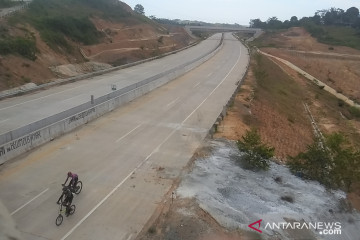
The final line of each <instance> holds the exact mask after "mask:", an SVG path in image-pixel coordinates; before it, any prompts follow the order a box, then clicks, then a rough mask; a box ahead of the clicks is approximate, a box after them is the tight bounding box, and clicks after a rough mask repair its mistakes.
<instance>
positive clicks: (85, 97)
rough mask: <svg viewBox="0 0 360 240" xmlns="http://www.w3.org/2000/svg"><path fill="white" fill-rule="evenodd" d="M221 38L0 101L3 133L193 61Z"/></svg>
mask: <svg viewBox="0 0 360 240" xmlns="http://www.w3.org/2000/svg"><path fill="white" fill-rule="evenodd" d="M220 39H221V35H220V34H217V35H214V36H212V37H211V38H209V39H207V40H205V41H203V42H201V43H200V44H198V45H196V46H194V47H192V48H189V49H186V50H184V51H181V52H178V53H177V54H173V55H170V56H167V57H164V58H161V59H157V60H154V61H151V62H147V63H144V64H140V65H137V66H133V67H130V68H126V69H121V70H118V71H114V72H110V73H107V74H103V75H100V76H96V77H92V78H89V79H86V80H82V81H78V82H74V83H69V84H66V85H62V86H56V87H52V88H50V89H47V90H44V91H39V92H37V93H33V94H28V95H24V96H20V97H15V98H9V99H4V100H1V101H0V135H1V134H4V133H6V132H9V131H11V130H14V129H17V128H20V127H22V126H25V125H28V124H29V123H33V122H36V121H38V120H41V119H44V118H46V117H49V116H53V115H55V114H56V113H59V112H62V111H65V110H68V109H70V108H73V107H76V106H79V105H81V104H83V103H85V102H89V101H90V97H91V95H93V96H94V97H95V98H98V97H101V96H104V95H106V94H109V93H110V92H112V89H111V86H112V85H116V86H117V89H121V88H124V87H126V86H129V85H131V84H134V83H137V82H140V81H142V80H144V79H147V78H149V77H152V76H155V75H157V74H159V73H163V72H166V71H168V70H171V69H173V68H174V67H176V66H179V65H182V64H185V63H187V62H190V61H192V60H194V59H196V58H198V57H199V56H202V55H204V54H206V53H207V52H209V51H211V50H212V49H214V48H215V47H216V45H217V44H218V43H219V41H220Z"/></svg>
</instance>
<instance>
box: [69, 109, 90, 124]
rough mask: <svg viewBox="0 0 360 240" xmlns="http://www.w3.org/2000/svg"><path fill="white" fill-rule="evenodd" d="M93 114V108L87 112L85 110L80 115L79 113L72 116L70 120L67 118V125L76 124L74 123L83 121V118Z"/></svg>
mask: <svg viewBox="0 0 360 240" xmlns="http://www.w3.org/2000/svg"><path fill="white" fill-rule="evenodd" d="M94 112H95V108H91V109H89V110H87V111H85V112H81V113H79V114H77V115H75V116H72V117H71V118H69V124H70V123H72V122H76V121H78V120H80V119H83V118H85V117H87V116H89V115H90V114H92V113H94Z"/></svg>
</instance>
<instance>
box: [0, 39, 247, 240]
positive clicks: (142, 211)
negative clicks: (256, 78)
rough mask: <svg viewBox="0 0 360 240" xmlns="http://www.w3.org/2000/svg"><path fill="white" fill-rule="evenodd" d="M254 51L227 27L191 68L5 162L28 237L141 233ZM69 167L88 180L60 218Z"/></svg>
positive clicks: (5, 188)
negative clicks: (213, 50) (212, 50)
mask: <svg viewBox="0 0 360 240" xmlns="http://www.w3.org/2000/svg"><path fill="white" fill-rule="evenodd" d="M248 61H249V56H248V52H247V50H246V48H245V47H244V46H243V45H242V44H241V43H240V42H239V41H237V40H236V39H235V38H234V37H233V36H232V35H231V34H226V35H225V40H224V45H223V47H222V49H221V50H220V51H219V52H218V53H217V54H216V55H215V56H214V57H212V58H211V59H210V60H208V61H207V62H205V63H204V64H202V65H201V66H199V67H197V68H196V69H194V70H192V71H191V72H189V73H187V74H185V75H184V76H182V77H180V78H178V79H176V80H174V81H172V82H170V83H168V84H166V85H164V86H163V87H160V88H158V89H156V90H154V91H153V92H151V93H149V94H147V95H144V96H143V97H140V98H138V99H136V100H134V101H133V102H130V103H128V104H126V105H125V106H123V107H120V108H119V109H117V110H114V111H113V112H111V113H109V114H107V115H105V116H104V117H102V118H99V119H97V120H95V121H93V122H91V123H88V124H87V125H85V126H83V127H81V128H80V129H78V130H76V131H73V132H71V133H70V134H67V135H64V136H63V137H60V138H58V139H55V140H54V141H52V142H50V143H48V144H46V145H44V146H42V147H40V148H38V149H35V150H33V151H31V152H30V153H28V154H26V155H23V156H22V157H19V158H18V159H16V160H13V161H10V162H7V163H5V164H4V165H2V166H0V192H1V198H2V201H3V203H4V205H5V206H6V207H7V208H8V209H9V212H10V213H11V214H12V216H13V218H14V219H15V222H16V223H17V226H18V228H19V230H20V231H21V233H22V234H23V236H24V239H29V240H35V239H36V240H43V239H76V240H85V239H90V240H91V239H104V240H106V239H109V240H110V239H111V240H112V239H119V240H132V239H135V238H136V236H137V234H138V233H139V232H140V231H141V229H142V228H143V226H144V224H145V223H146V222H147V221H148V219H149V218H150V217H151V215H152V214H153V212H154V210H155V209H156V207H157V206H158V204H159V202H161V201H162V200H163V199H164V197H165V198H170V197H171V196H168V195H166V193H167V192H168V191H169V189H170V187H171V185H172V183H173V180H174V179H176V178H177V177H178V176H179V174H180V172H181V170H182V169H183V168H184V166H185V165H186V164H187V163H188V161H189V159H190V158H191V156H192V155H193V153H194V151H195V150H196V148H197V147H198V146H199V145H200V143H201V142H202V140H203V139H204V138H205V136H206V135H207V133H208V130H209V129H210V127H211V126H212V124H213V123H214V122H215V120H216V118H217V117H218V116H219V114H220V112H221V111H222V109H223V106H224V105H225V104H226V103H227V101H228V99H229V98H230V96H231V95H232V94H233V92H234V90H235V89H236V84H237V83H238V81H239V80H240V79H241V78H242V76H243V75H244V74H245V71H246V67H247V64H248ZM111 74H112V75H111V76H113V77H114V78H116V76H115V74H114V73H111ZM127 74H130V73H129V72H128V73H127ZM90 81H91V80H89V82H90ZM78 88H81V87H78ZM44 96H45V95H44ZM68 102H69V103H70V102H71V101H68ZM69 170H72V171H74V172H76V173H78V174H79V176H80V180H82V181H83V182H84V188H83V191H82V192H81V193H80V194H79V195H78V196H75V198H74V201H73V203H74V204H76V206H77V207H76V212H75V214H74V215H73V216H70V217H68V218H65V219H64V222H63V224H62V225H61V226H60V227H56V226H55V218H56V216H57V214H58V207H57V205H56V203H55V202H56V200H57V198H58V196H59V195H60V190H61V188H60V184H61V183H62V181H64V179H65V177H66V176H65V174H66V172H68V171H69ZM164 194H165V196H164Z"/></svg>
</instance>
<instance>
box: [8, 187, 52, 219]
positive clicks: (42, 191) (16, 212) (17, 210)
mask: <svg viewBox="0 0 360 240" xmlns="http://www.w3.org/2000/svg"><path fill="white" fill-rule="evenodd" d="M48 190H49V188H47V189H45V190H44V191H42V192H41V193H39V194H38V195H36V196H35V197H34V198H32V199H31V200H30V201H28V202H27V203H25V204H24V205H22V206H21V207H19V208H18V209H16V210H15V211H13V212H12V213H10V215H11V216H12V215H14V214H15V213H17V212H18V211H20V210H21V209H23V208H24V207H26V206H27V205H28V204H30V203H31V202H32V201H34V200H35V199H37V198H38V197H40V196H41V195H43V194H44V193H46V192H47V191H48Z"/></svg>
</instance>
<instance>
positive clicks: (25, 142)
mask: <svg viewBox="0 0 360 240" xmlns="http://www.w3.org/2000/svg"><path fill="white" fill-rule="evenodd" d="M39 138H41V134H40V131H38V132H35V133H32V134H29V135H27V136H25V137H23V138H20V139H17V140H15V141H12V142H11V143H10V144H9V146H8V147H7V148H6V152H11V151H12V150H15V149H17V148H19V147H22V146H25V145H28V144H32V142H33V141H34V140H37V139H39Z"/></svg>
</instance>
